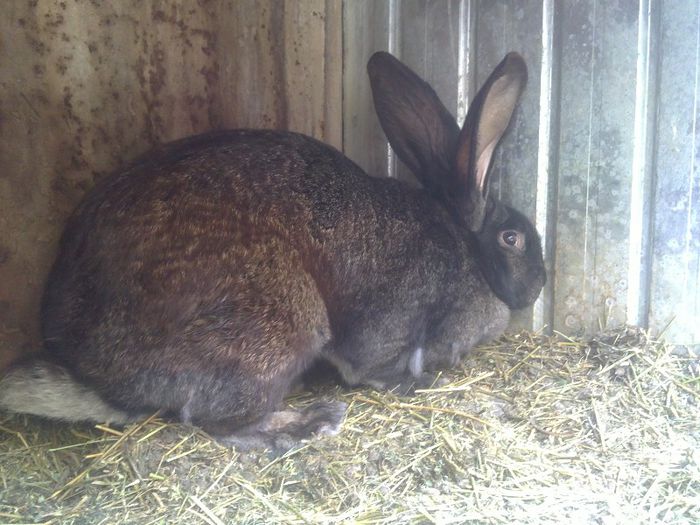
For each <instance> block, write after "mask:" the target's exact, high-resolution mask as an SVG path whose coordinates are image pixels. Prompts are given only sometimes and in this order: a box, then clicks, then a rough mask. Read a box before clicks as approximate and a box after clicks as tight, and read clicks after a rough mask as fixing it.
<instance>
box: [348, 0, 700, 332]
mask: <svg viewBox="0 0 700 525" xmlns="http://www.w3.org/2000/svg"><path fill="white" fill-rule="evenodd" d="M358 5H359V6H363V5H364V7H359V8H358ZM381 10H384V11H388V10H393V12H395V13H396V12H398V17H396V14H395V15H394V16H395V18H398V20H399V22H398V23H395V22H394V25H393V26H392V25H391V24H390V23H387V18H386V17H385V18H380V19H379V21H377V19H375V18H374V17H373V16H372V12H377V11H381ZM455 11H457V12H458V16H457V19H456V20H455V18H454V14H455ZM699 12H700V4H698V2H697V1H696V0H683V1H681V2H674V3H673V4H670V3H665V4H664V3H661V2H657V1H655V0H639V1H638V2H630V1H629V0H615V1H612V2H602V1H600V0H572V1H570V2H566V3H564V2H556V1H554V0H545V1H544V2H538V1H529V0H528V1H525V2H523V1H515V0H513V1H509V0H497V1H487V0H483V1H479V0H471V1H469V0H463V1H461V2H453V1H445V2H431V1H418V0H404V1H403V2H396V1H394V2H373V3H372V4H371V8H370V9H369V10H368V6H367V5H366V4H363V3H362V2H360V3H357V2H354V1H352V2H346V3H345V13H346V17H345V27H344V35H345V36H344V37H345V48H346V53H348V52H349V51H348V49H352V48H354V47H355V46H356V45H357V44H358V41H357V38H356V37H357V36H358V28H361V35H360V36H359V39H360V40H361V42H359V45H360V46H363V47H362V49H363V51H362V56H364V57H368V56H369V55H370V54H371V52H372V51H374V50H375V49H380V48H383V49H385V48H386V47H387V45H386V43H383V44H382V46H380V47H376V48H375V49H371V47H372V45H373V41H372V40H371V39H367V34H368V32H372V31H376V32H378V33H379V35H386V34H387V33H386V29H387V27H389V26H391V27H395V28H396V30H397V31H398V35H394V33H392V35H394V36H392V39H393V40H391V41H392V42H396V43H397V44H398V45H397V46H396V48H395V52H396V54H398V55H399V56H400V57H401V58H402V59H403V60H404V61H405V62H406V63H407V64H408V65H410V66H411V67H413V68H414V69H415V70H416V71H417V72H419V73H420V74H422V75H423V76H424V78H426V79H427V80H428V81H429V82H431V83H432V85H433V86H435V87H436V90H437V91H438V93H439V94H440V96H441V97H442V98H443V100H445V101H446V104H447V105H448V107H450V109H452V108H453V107H454V104H455V103H456V104H457V107H458V110H459V112H460V113H461V115H460V117H463V114H464V109H465V107H466V101H467V99H468V96H469V94H470V93H473V87H474V86H475V85H477V84H481V83H482V82H483V80H484V79H485V78H486V76H487V75H488V74H489V73H490V71H491V70H492V68H493V66H495V65H496V63H497V62H498V61H499V60H500V59H501V58H502V56H503V55H504V54H505V52H507V51H509V50H511V49H514V50H517V51H519V52H520V53H521V54H523V55H524V56H525V58H526V60H527V62H528V66H529V70H530V81H529V85H528V88H527V91H526V93H525V95H524V98H523V100H522V103H521V106H520V109H519V111H518V113H517V114H516V120H515V122H514V126H513V129H512V130H511V133H510V135H509V136H508V138H507V139H506V140H505V142H504V143H503V144H502V147H501V151H500V152H499V156H498V158H497V159H496V160H497V162H496V165H495V169H494V172H493V174H492V177H493V182H494V189H495V191H497V192H498V194H499V195H500V196H501V197H502V198H503V200H504V201H505V202H507V203H510V204H512V205H514V207H516V208H518V209H520V210H523V211H524V212H525V213H526V214H527V215H528V216H529V217H530V218H532V219H533V220H534V221H535V222H536V224H537V226H538V228H539V230H540V232H541V233H542V234H543V240H544V244H545V253H546V256H547V265H548V267H549V270H550V271H549V275H550V283H548V286H547V288H546V289H545V291H544V292H543V294H542V297H541V298H540V300H539V301H538V303H537V304H536V305H535V308H534V310H533V311H528V312H525V313H524V314H522V315H521V316H520V318H519V319H518V320H517V322H516V325H523V324H528V325H530V326H533V327H535V328H538V327H541V326H542V325H544V324H546V325H548V327H549V328H550V329H551V328H554V329H558V330H561V331H563V332H568V333H574V332H588V333H591V332H596V331H598V330H599V329H600V328H602V327H610V326H615V325H619V324H622V323H624V322H626V321H630V322H634V323H635V324H640V325H642V326H645V325H648V326H650V327H651V328H652V329H654V330H655V331H657V332H658V331H660V330H661V329H663V327H664V326H665V325H666V324H667V323H668V321H669V320H671V319H672V318H674V317H675V318H676V321H675V323H674V324H673V325H672V326H671V329H670V330H669V332H668V334H669V337H670V338H671V339H672V340H674V341H678V342H686V343H698V342H700V318H699V314H698V311H699V309H700V299H699V295H698V294H699V293H700V292H699V291H698V279H699V272H700V260H699V258H700V240H699V236H700V232H699V231H698V230H699V229H700V220H699V218H698V212H697V209H698V199H699V197H698V194H700V188H699V187H698V186H699V182H698V164H699V163H700V160H699V155H700V154H699V153H698V151H699V146H698V140H697V139H696V136H697V134H698V130H699V129H700V128H699V127H698V126H699V124H698V99H699V98H700V93H699V91H698V89H699V88H698V84H699V83H700V81H699V80H698V78H699V77H700V73H699V70H700V62H699V60H700V59H699V58H698V57H699V56H700V40H699V38H700V37H699V36H698V35H700V18H699V17H700V13H699ZM349 15H350V16H349ZM348 20H350V21H351V23H350V24H349V23H348ZM375 34H376V33H375ZM380 40H381V37H380ZM385 42H386V41H385ZM375 43H376V39H375ZM356 59H359V56H356ZM345 75H346V78H345V80H344V87H345V92H346V94H347V90H348V78H352V79H353V80H352V81H353V83H354V84H353V85H356V84H357V79H358V77H359V76H360V75H364V62H363V61H362V60H361V59H360V60H359V63H356V64H353V63H346V66H345ZM367 95H369V92H368V91H367ZM362 96H364V95H362V94H360V96H359V97H356V98H355V99H353V107H355V108H360V107H362V108H363V111H367V112H368V113H369V114H366V115H364V116H360V115H358V114H357V113H355V114H353V122H355V123H356V122H358V121H360V120H362V119H364V121H363V122H365V124H362V125H360V126H356V127H355V128H353V131H354V132H359V133H360V134H363V130H370V129H371V132H370V133H364V136H365V137H368V136H371V137H372V144H371V145H369V144H367V142H365V143H364V144H363V146H365V147H362V148H355V150H354V152H353V151H349V153H350V154H351V156H352V155H353V153H355V155H357V156H356V158H357V160H359V161H360V163H361V164H362V163H363V162H364V157H367V156H369V157H370V158H372V156H373V158H375V159H378V158H381V160H382V162H380V163H375V167H376V169H381V168H382V167H383V168H386V167H387V162H386V161H385V159H386V156H385V148H386V144H385V142H384V141H383V136H382V135H381V134H377V127H376V120H375V119H374V117H373V115H372V112H373V108H372V106H371V98H370V97H369V96H368V98H367V100H366V101H363V99H362ZM346 119H347V115H346ZM366 123H370V124H371V125H370V126H368V125H367V124H366ZM344 129H345V131H346V138H347V136H348V133H349V130H350V129H351V128H350V127H349V126H348V121H347V120H346V121H345V127H344ZM378 141H379V142H378ZM367 146H369V147H367ZM388 167H389V168H390V167H391V166H390V163H388ZM375 173H376V172H375ZM399 173H402V172H401V170H399Z"/></svg>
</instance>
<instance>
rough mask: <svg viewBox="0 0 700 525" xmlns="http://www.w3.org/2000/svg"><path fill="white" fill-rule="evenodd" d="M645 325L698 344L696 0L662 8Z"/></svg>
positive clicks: (699, 12)
mask: <svg viewBox="0 0 700 525" xmlns="http://www.w3.org/2000/svg"><path fill="white" fill-rule="evenodd" d="M659 7H660V11H659V15H660V17H661V35H660V36H661V42H660V51H661V56H660V61H659V66H658V67H659V70H658V79H659V84H658V117H657V122H656V131H657V133H656V151H655V153H656V187H655V191H654V196H653V204H652V206H653V209H654V211H655V217H654V223H653V226H654V230H653V241H652V243H653V246H652V257H653V259H652V265H651V273H650V277H651V290H650V293H651V295H650V301H649V307H650V308H649V322H650V324H651V325H652V326H654V327H657V328H659V329H661V328H662V327H664V326H665V325H666V324H667V323H669V322H671V321H672V324H671V325H670V327H669V330H668V337H669V338H670V339H671V340H674V341H677V342H679V343H687V344H691V343H695V344H698V343H700V282H699V281H700V213H699V212H698V210H699V209H700V2H698V1H697V0H683V1H680V0H679V1H674V2H672V3H670V2H668V3H663V4H661V5H660V6H659Z"/></svg>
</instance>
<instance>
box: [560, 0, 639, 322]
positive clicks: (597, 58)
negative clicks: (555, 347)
mask: <svg viewBox="0 0 700 525" xmlns="http://www.w3.org/2000/svg"><path fill="white" fill-rule="evenodd" d="M637 15H638V6H637V5H635V4H633V3H630V2H629V1H626V0H621V1H614V2H597V1H593V2H590V1H588V0H580V1H572V2H567V4H566V7H564V8H562V9H561V12H560V14H559V16H558V17H557V18H558V20H559V21H560V23H561V28H560V31H561V36H560V42H561V62H562V64H561V77H560V78H561V84H560V86H561V87H560V95H561V107H562V111H561V117H560V136H559V183H558V188H559V200H558V215H557V220H556V232H557V233H556V235H557V244H556V248H555V251H556V263H555V273H554V278H555V284H554V289H555V305H554V326H557V327H562V328H563V329H564V330H566V331H569V332H577V331H580V330H583V331H587V332H591V331H595V330H597V329H599V328H602V327H605V326H610V325H617V324H621V323H624V322H625V320H626V310H625V303H626V291H627V257H628V254H629V246H628V242H629V241H628V237H629V217H630V186H631V169H630V167H631V165H632V155H633V150H632V145H633V143H632V140H631V138H632V137H633V134H634V111H635V91H634V89H630V86H632V87H633V86H634V78H635V71H636V57H637V22H638V20H637Z"/></svg>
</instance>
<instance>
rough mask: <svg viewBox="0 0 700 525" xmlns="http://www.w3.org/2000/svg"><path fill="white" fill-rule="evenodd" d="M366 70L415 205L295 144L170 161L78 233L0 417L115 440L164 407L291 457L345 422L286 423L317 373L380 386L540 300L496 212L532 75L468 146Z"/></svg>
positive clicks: (495, 329)
mask: <svg viewBox="0 0 700 525" xmlns="http://www.w3.org/2000/svg"><path fill="white" fill-rule="evenodd" d="M368 71H369V75H370V80H371V83H372V90H373V94H374V100H375V106H376V109H377V113H378V115H379V119H380V121H381V124H382V126H383V128H384V130H385V132H386V133H387V136H388V138H389V141H390V142H391V144H392V146H393V147H394V149H395V151H396V153H397V154H398V155H399V157H400V158H401V159H402V160H403V161H404V162H405V163H406V165H407V166H408V167H409V168H410V169H412V170H413V172H414V173H415V174H416V176H417V178H418V180H419V181H420V182H421V183H422V185H423V189H414V188H411V187H409V186H408V185H406V184H404V183H402V182H399V181H397V180H392V179H388V178H374V177H370V176H368V175H366V174H365V173H364V172H363V171H362V170H361V169H360V168H359V167H358V166H357V165H355V164H354V163H353V162H352V161H350V160H348V159H347V158H346V157H344V156H343V155H342V154H341V153H339V152H338V151H336V150H335V149H333V148H331V147H329V146H327V145H324V144H322V143H320V142H318V141H316V140H314V139H312V138H309V137H306V136H304V135H300V134H297V133H290V132H280V131H260V130H235V131H223V132H216V133H209V134H206V135H201V136H197V137H192V138H188V139H184V140H181V141H177V142H174V143H171V144H168V145H166V146H164V147H162V148H161V149H160V150H158V151H156V152H153V153H151V154H149V155H148V156H147V157H145V158H143V159H141V160H139V161H137V162H136V163H135V164H133V165H132V166H131V167H130V168H128V169H127V170H125V171H122V172H120V173H117V174H115V175H114V176H111V177H109V178H107V179H105V180H103V181H101V182H100V183H99V184H98V185H97V186H96V187H95V188H94V190H93V191H92V192H90V193H89V195H87V197H86V198H85V200H84V201H83V202H82V204H81V205H80V206H79V207H78V209H77V210H76V211H75V213H74V214H73V216H72V217H71V218H70V220H69V222H68V225H67V227H66V231H65V233H64V235H63V238H62V240H61V245H60V249H59V253H58V258H57V260H56V262H55V265H54V267H53V269H52V271H51V274H50V276H49V280H48V284H47V287H46V292H45V295H44V300H43V308H42V330H43V336H44V346H45V352H44V355H43V356H41V357H38V358H33V359H31V360H28V361H26V362H24V363H19V364H17V365H16V366H15V367H13V368H12V369H10V370H9V371H8V373H7V374H6V375H5V376H4V377H3V378H2V380H0V406H4V407H5V408H7V409H9V410H13V411H19V412H27V413H32V414H38V415H43V416H48V417H54V418H61V419H69V420H77V419H90V420H107V421H113V422H117V423H123V422H127V421H131V420H133V419H135V418H138V417H141V415H142V414H144V413H148V412H151V411H154V410H157V409H160V410H161V411H163V412H164V413H167V414H171V415H173V416H175V417H177V418H179V419H181V420H183V421H186V422H192V423H194V424H196V425H201V426H202V427H203V428H204V429H205V430H207V431H209V432H210V433H212V434H214V435H216V436H219V437H221V438H222V439H225V440H228V441H229V442H231V443H234V444H238V445H241V446H257V445H261V444H262V445H267V446H273V447H275V446H288V445H289V443H290V442H293V441H294V440H297V439H300V438H304V437H308V436H310V435H312V434H314V433H332V432H335V431H337V429H338V426H339V423H340V421H341V419H342V416H343V413H344V411H345V405H344V404H343V403H339V402H319V403H317V404H314V405H312V406H310V407H308V408H306V409H304V410H301V411H295V410H291V409H284V408H283V407H281V403H282V400H283V398H284V396H285V395H286V394H287V393H288V392H289V389H290V385H291V384H292V383H293V382H294V381H295V380H296V379H297V378H298V377H299V376H300V374H302V373H303V372H304V371H305V370H307V369H308V368H309V367H310V365H311V364H312V363H313V362H315V361H317V360H325V361H327V362H330V363H331V364H332V365H333V366H334V367H336V368H337V369H338V371H339V372H340V374H341V375H342V377H343V379H344V380H345V381H347V382H348V383H350V384H353V385H355V384H370V385H374V386H376V387H381V388H383V387H393V386H395V385H406V384H408V383H411V382H414V381H418V382H420V381H422V380H424V379H425V375H424V374H426V372H427V371H430V370H434V369H435V368H437V367H442V366H451V365H454V364H455V363H456V362H457V361H458V360H459V358H460V357H461V356H462V355H463V354H464V353H465V352H467V351H468V350H469V349H470V348H472V347H473V346H474V345H475V344H477V343H479V342H480V341H485V340H488V339H491V338H493V337H496V336H498V335H500V334H501V333H502V332H503V330H504V329H505V327H506V325H507V323H508V320H509V310H510V309H516V308H522V307H525V306H527V305H529V304H531V303H532V302H533V301H534V300H535V298H536V297H537V296H538V294H539V292H540V290H541V288H542V286H543V285H544V283H545V271H544V266H543V262H542V252H541V247H540V240H539V237H538V235H537V232H536V231H535V229H534V227H533V226H532V224H530V222H529V221H528V220H527V219H526V218H525V217H524V216H523V215H522V214H520V213H518V212H517V211H515V210H513V209H511V208H509V207H507V206H505V205H503V204H501V203H500V202H498V201H497V200H496V199H495V198H493V197H491V196H489V192H488V190H489V185H488V173H489V167H490V164H491V159H492V158H493V152H494V149H495V147H496V145H497V144H498V142H499V141H500V139H501V137H502V135H503V133H504V132H505V130H506V128H507V126H508V123H509V121H510V118H511V115H512V113H513V110H514V108H515V106H516V103H517V100H518V98H519V95H520V93H521V91H522V89H523V87H524V84H525V81H526V76H527V73H526V67H525V63H524V62H523V60H522V58H521V57H520V56H519V55H517V54H515V53H511V54H509V55H507V56H506V57H505V59H504V60H503V62H501V63H500V64H499V65H498V67H497V68H496V69H495V71H494V72H493V74H492V75H491V76H490V77H489V79H488V80H487V81H486V83H485V85H484V86H483V88H482V89H481V91H480V92H479V94H478V95H477V97H476V99H475V100H474V103H473V104H472V106H471V108H470V110H469V114H468V116H467V119H466V121H465V124H464V127H463V128H462V130H461V132H460V130H459V128H458V127H457V125H456V124H455V121H454V119H453V118H452V117H451V116H450V115H449V113H448V112H447V110H446V109H445V108H444V106H443V105H442V104H441V103H440V101H439V99H438V98H437V96H436V94H435V93H434V91H433V90H432V89H431V88H430V86H428V85H427V84H426V83H425V82H424V81H422V80H421V79H420V78H419V77H418V76H417V75H416V74H415V73H413V72H412V71H411V70H410V69H408V68H407V67H406V66H405V65H403V64H402V63H401V62H399V61H398V60H396V59H395V58H394V57H392V56H391V55H389V54H387V53H383V52H380V53H376V54H375V55H374V56H373V57H372V58H371V59H370V61H369V64H368Z"/></svg>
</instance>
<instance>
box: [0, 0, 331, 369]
mask: <svg viewBox="0 0 700 525" xmlns="http://www.w3.org/2000/svg"><path fill="white" fill-rule="evenodd" d="M341 11H342V6H341V3H340V0H326V1H324V0H303V1H296V0H289V1H282V0H229V1H225V0H146V1H144V0H129V1H127V0H124V1H119V2H100V1H97V0H63V1H59V0H55V1H54V0H33V1H27V0H5V1H4V2H3V14H2V16H0V368H2V366H4V365H5V364H7V363H8V362H9V361H10V360H11V359H13V358H14V357H15V356H17V355H19V354H20V353H26V352H30V351H32V350H36V349H38V348H39V340H38V317H39V309H38V305H39V298H40V294H41V290H42V287H43V283H44V279H45V277H46V274H47V272H48V269H49V267H50V264H51V262H52V260H53V257H54V254H55V249H56V245H57V242H58V238H59V235H60V232H61V229H62V227H63V224H64V223H65V220H66V218H67V217H68V215H69V214H70V213H71V211H72V210H73V208H74V207H75V206H76V204H77V203H78V201H79V200H80V199H81V198H82V196H83V195H84V194H85V192H86V191H88V190H89V189H90V188H91V187H92V186H93V184H94V183H95V181H96V180H98V179H99V178H101V177H103V176H105V175H106V174H108V173H109V172H111V171H112V170H114V169H115V168H116V167H118V166H119V165H120V164H122V163H124V162H126V161H128V160H129V159H131V158H133V157H135V156H136V155H137V154H139V153H141V152H143V151H145V150H147V149H148V148H149V147H151V146H152V145H154V144H157V143H161V142H165V141H169V140H172V139H176V138H179V137H183V136H187V135H191V134H194V133H198V132H201V131H206V130H209V129H216V128H226V127H245V126H251V127H270V128H281V129H292V130H297V131H302V132H305V133H308V134H311V135H313V136H315V137H318V138H320V139H322V140H324V141H326V142H329V143H331V144H334V145H336V146H337V147H340V146H341V140H342V124H341V122H342V121H341V109H342V108H341V104H342V94H341V74H342V68H341V62H342V60H341V57H342V50H341V45H342V39H341V30H342V27H341V26H342V20H341V14H342V13H341Z"/></svg>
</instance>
